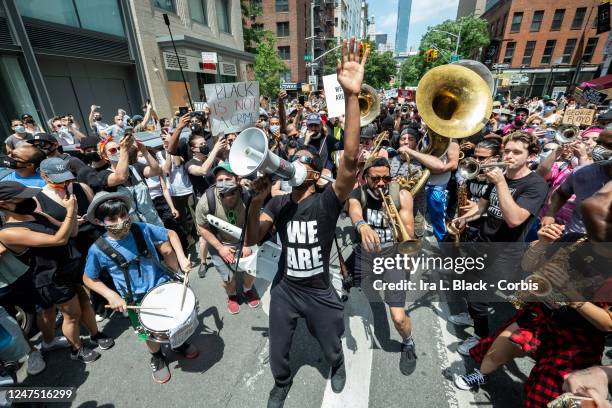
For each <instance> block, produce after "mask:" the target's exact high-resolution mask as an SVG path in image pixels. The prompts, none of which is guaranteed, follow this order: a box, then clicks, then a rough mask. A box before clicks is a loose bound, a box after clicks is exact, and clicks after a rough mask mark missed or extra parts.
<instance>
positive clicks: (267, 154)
mask: <svg viewBox="0 0 612 408" xmlns="http://www.w3.org/2000/svg"><path fill="white" fill-rule="evenodd" d="M229 162H230V166H231V168H232V171H233V172H234V173H235V174H237V175H238V176H240V177H245V176H249V175H251V174H253V173H255V172H256V171H260V172H262V173H265V174H274V175H276V176H277V177H279V178H280V179H282V180H285V181H288V182H289V185H291V186H299V185H301V184H302V183H303V182H304V180H305V179H306V175H307V174H306V173H307V172H306V167H304V165H303V164H301V163H299V162H294V163H290V162H288V161H287V160H284V159H281V158H280V157H278V156H277V155H275V154H274V153H272V152H271V151H270V150H269V149H268V137H267V136H266V134H265V133H264V131H263V130H261V129H259V128H256V127H251V128H248V129H245V130H243V131H242V132H240V135H238V138H237V139H236V140H234V143H233V144H232V148H231V149H230V154H229Z"/></svg>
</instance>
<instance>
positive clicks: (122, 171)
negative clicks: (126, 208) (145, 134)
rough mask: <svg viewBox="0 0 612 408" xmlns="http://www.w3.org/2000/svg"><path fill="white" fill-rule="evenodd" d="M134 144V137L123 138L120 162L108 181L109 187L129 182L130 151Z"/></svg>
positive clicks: (120, 143)
mask: <svg viewBox="0 0 612 408" xmlns="http://www.w3.org/2000/svg"><path fill="white" fill-rule="evenodd" d="M133 143H134V137H133V136H132V135H127V136H123V138H122V139H121V141H120V142H119V147H121V149H119V162H117V167H116V168H115V171H114V172H112V173H111V174H109V176H108V179H107V181H106V184H107V185H108V187H115V186H118V185H121V184H123V183H125V182H126V181H127V180H128V177H129V171H130V162H129V160H130V158H129V150H130V148H131V147H132V144H133Z"/></svg>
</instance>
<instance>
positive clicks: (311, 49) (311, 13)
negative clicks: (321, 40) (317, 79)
mask: <svg viewBox="0 0 612 408" xmlns="http://www.w3.org/2000/svg"><path fill="white" fill-rule="evenodd" d="M314 2H315V0H312V3H310V35H311V36H312V38H311V39H310V52H311V53H312V54H311V57H310V58H311V59H310V61H313V62H314V57H315V56H314V54H315V52H314V43H315V34H314V9H315V3H314ZM310 76H314V65H312V64H310Z"/></svg>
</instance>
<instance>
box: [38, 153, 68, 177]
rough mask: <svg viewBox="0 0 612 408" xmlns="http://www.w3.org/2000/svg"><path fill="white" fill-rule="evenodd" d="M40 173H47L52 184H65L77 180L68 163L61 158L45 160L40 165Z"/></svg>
mask: <svg viewBox="0 0 612 408" xmlns="http://www.w3.org/2000/svg"><path fill="white" fill-rule="evenodd" d="M40 172H41V173H45V174H46V175H47V177H49V179H50V180H51V182H52V183H63V182H64V181H68V180H74V179H75V177H74V174H72V172H71V171H70V170H68V167H66V162H65V161H64V160H63V159H60V158H59V157H50V158H48V159H45V160H43V161H42V162H41V163H40Z"/></svg>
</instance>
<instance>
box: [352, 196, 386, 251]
mask: <svg viewBox="0 0 612 408" xmlns="http://www.w3.org/2000/svg"><path fill="white" fill-rule="evenodd" d="M362 189H364V193H365V197H366V205H365V207H362V211H363V213H362V214H363V215H362V216H363V220H364V221H365V222H367V223H368V224H369V225H370V226H371V227H372V229H373V230H374V231H376V233H377V234H378V237H379V238H380V242H381V244H384V243H388V242H394V240H393V231H392V230H391V228H390V227H389V225H388V224H387V220H386V218H385V216H384V210H383V202H382V201H381V200H377V199H375V198H374V197H372V196H371V195H370V194H369V193H368V190H367V188H366V187H365V186H362V187H359V188H356V189H355V190H353V191H352V192H351V194H350V195H349V200H357V201H358V202H359V203H361V195H362Z"/></svg>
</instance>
